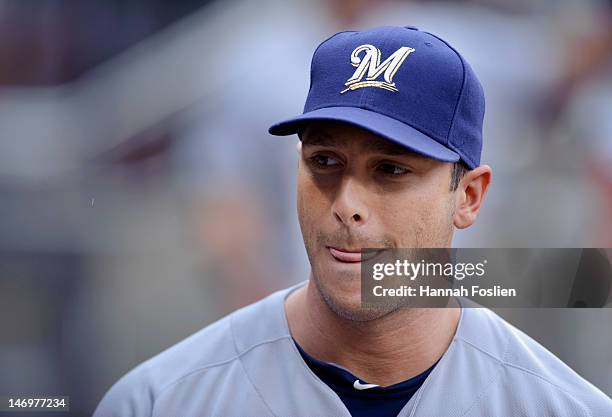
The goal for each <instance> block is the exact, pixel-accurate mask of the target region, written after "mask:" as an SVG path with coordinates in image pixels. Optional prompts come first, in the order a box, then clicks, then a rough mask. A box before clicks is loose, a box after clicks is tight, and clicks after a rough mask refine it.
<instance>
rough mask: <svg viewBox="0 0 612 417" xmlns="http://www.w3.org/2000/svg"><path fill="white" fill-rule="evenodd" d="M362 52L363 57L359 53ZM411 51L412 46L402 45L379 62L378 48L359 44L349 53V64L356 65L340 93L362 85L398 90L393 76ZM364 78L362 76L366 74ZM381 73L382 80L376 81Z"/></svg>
mask: <svg viewBox="0 0 612 417" xmlns="http://www.w3.org/2000/svg"><path fill="white" fill-rule="evenodd" d="M362 52H365V54H363V58H360V57H359V55H360V54H361V53H362ZM411 52H414V49H413V48H409V47H407V46H402V47H401V48H399V49H398V50H397V51H395V52H394V53H393V54H391V55H390V56H389V57H388V58H387V59H385V60H384V61H383V63H382V64H381V63H380V49H378V48H377V47H375V46H373V45H368V44H366V45H361V46H358V47H357V48H355V50H353V53H351V65H352V66H354V67H357V69H356V70H355V72H354V73H353V76H352V77H351V78H349V79H348V80H347V81H346V83H345V84H344V85H345V86H346V87H347V88H346V89H344V90H342V91H341V92H340V94H344V93H346V92H347V91H349V90H356V89H358V88H363V87H376V88H382V89H385V90H389V91H398V90H397V88H396V87H395V83H394V82H393V76H394V75H395V73H396V72H397V70H398V69H399V67H400V65H402V63H403V62H404V59H406V57H407V56H408V55H410V53H411ZM366 71H367V76H366V77H365V80H364V81H362V80H363V76H364V75H366ZM381 74H382V75H383V80H384V81H376V79H377V78H378V77H379V76H380V75H381Z"/></svg>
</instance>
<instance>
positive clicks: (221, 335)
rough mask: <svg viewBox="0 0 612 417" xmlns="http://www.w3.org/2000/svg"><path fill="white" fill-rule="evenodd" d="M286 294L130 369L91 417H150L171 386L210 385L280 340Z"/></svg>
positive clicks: (274, 296) (242, 311) (272, 297)
mask: <svg viewBox="0 0 612 417" xmlns="http://www.w3.org/2000/svg"><path fill="white" fill-rule="evenodd" d="M286 291H287V290H282V291H279V292H276V293H274V294H272V295H270V296H268V297H266V298H264V299H263V300H260V301H258V302H256V303H254V304H251V305H249V306H247V307H244V308H242V309H240V310H237V311H235V312H233V313H231V314H230V315H228V316H225V317H224V318H222V319H220V320H218V321H216V322H214V323H212V324H210V325H208V326H206V327H205V328H203V329H201V330H200V331H198V332H197V333H195V334H193V335H191V336H189V337H188V338H186V339H185V340H183V341H181V342H179V343H177V344H176V345H174V346H172V347H170V348H169V349H167V350H165V351H163V352H161V353H160V354H158V355H156V356H154V357H153V358H151V359H149V360H147V361H145V362H143V363H142V364H140V365H139V366H137V367H136V368H134V369H132V370H131V371H130V372H128V373H127V374H126V375H124V376H123V377H122V378H121V379H119V381H117V382H116V383H115V384H114V385H113V386H112V387H111V388H110V390H109V391H108V392H107V393H106V395H105V396H104V398H103V399H102V401H101V402H100V404H99V405H98V408H97V409H96V411H95V413H94V417H115V416H116V417H144V416H151V415H153V411H154V407H155V402H156V401H157V400H158V399H159V398H160V397H162V396H164V395H165V394H166V393H167V392H169V391H172V390H173V389H174V388H175V387H177V386H179V385H181V386H184V385H186V384H188V385H191V386H194V385H196V384H197V385H198V386H199V387H201V388H202V387H203V388H205V387H206V386H207V384H209V383H210V384H214V381H215V380H216V378H217V377H218V376H219V374H220V373H224V374H227V373H228V372H227V371H228V368H231V367H232V366H234V365H235V362H236V360H237V359H238V358H239V357H240V356H241V355H243V354H246V353H247V352H248V351H249V350H251V349H252V348H254V347H255V346H256V345H258V344H264V343H267V342H270V341H273V340H274V339H275V338H282V337H284V329H282V328H279V326H278V325H277V323H274V320H275V319H276V317H275V313H276V312H275V307H278V304H279V303H281V306H282V301H281V300H282V298H283V294H284V293H285V292H286Z"/></svg>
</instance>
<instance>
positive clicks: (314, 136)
mask: <svg viewBox="0 0 612 417" xmlns="http://www.w3.org/2000/svg"><path fill="white" fill-rule="evenodd" d="M346 142H347V141H346V139H344V138H337V137H333V136H331V135H328V134H327V133H325V132H323V131H320V130H313V131H310V132H308V134H307V135H302V144H303V145H312V146H315V145H318V146H342V145H345V144H346Z"/></svg>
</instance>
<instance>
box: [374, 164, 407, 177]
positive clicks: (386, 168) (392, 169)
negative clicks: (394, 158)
mask: <svg viewBox="0 0 612 417" xmlns="http://www.w3.org/2000/svg"><path fill="white" fill-rule="evenodd" d="M376 169H377V170H378V171H381V172H382V173H383V174H385V175H391V176H400V175H404V174H407V173H408V172H410V171H409V170H408V169H406V168H404V167H401V166H399V165H395V164H388V163H386V164H380V165H378V167H377V168H376Z"/></svg>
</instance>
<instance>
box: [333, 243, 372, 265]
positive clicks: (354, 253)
mask: <svg viewBox="0 0 612 417" xmlns="http://www.w3.org/2000/svg"><path fill="white" fill-rule="evenodd" d="M327 249H328V250H329V253H330V254H331V256H333V257H334V259H336V260H337V261H340V262H345V263H358V262H365V261H368V260H370V259H372V258H374V257H375V256H376V255H378V254H379V253H381V252H382V249H381V250H377V251H372V252H369V251H368V252H366V253H363V254H362V253H361V249H346V248H338V247H334V246H327Z"/></svg>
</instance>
